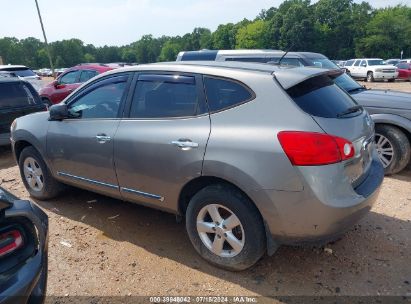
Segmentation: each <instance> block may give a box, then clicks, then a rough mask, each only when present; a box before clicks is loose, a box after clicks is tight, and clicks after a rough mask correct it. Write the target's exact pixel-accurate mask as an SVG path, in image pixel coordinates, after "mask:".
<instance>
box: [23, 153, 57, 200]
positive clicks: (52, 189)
mask: <svg viewBox="0 0 411 304" xmlns="http://www.w3.org/2000/svg"><path fill="white" fill-rule="evenodd" d="M19 168H20V175H21V179H22V180H23V183H24V186H25V187H26V189H27V191H28V192H29V193H30V195H31V196H32V197H34V198H36V199H39V200H47V199H51V198H54V197H55V196H57V195H58V194H59V193H60V192H61V190H62V189H63V185H62V184H61V183H59V182H58V181H56V180H55V179H54V177H53V176H52V175H51V173H50V170H49V169H48V167H47V165H46V163H45V162H44V160H43V159H42V157H41V155H40V153H39V152H38V151H37V150H36V149H35V148H33V147H26V148H24V149H23V151H22V152H21V154H20V157H19Z"/></svg>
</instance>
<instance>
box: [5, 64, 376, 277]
mask: <svg viewBox="0 0 411 304" xmlns="http://www.w3.org/2000/svg"><path fill="white" fill-rule="evenodd" d="M339 73H341V71H328V70H324V69H318V68H305V67H299V68H283V67H278V66H270V65H265V64H250V63H233V62H232V63H227V62H220V63H218V62H196V63H192V62H191V63H190V62H187V63H162V64H152V65H140V66H135V67H128V68H122V69H117V70H114V71H110V72H107V73H105V74H102V75H99V76H98V77H95V78H93V79H92V80H90V81H89V82H87V83H85V84H84V85H82V86H81V87H80V88H78V89H77V90H76V91H75V92H73V93H72V94H71V95H70V96H68V97H67V98H66V99H65V100H64V101H63V102H62V103H61V104H58V105H54V106H52V107H51V108H50V112H49V113H47V112H46V113H38V114H33V115H29V116H26V117H23V118H18V119H17V120H16V121H15V122H14V123H13V125H12V147H13V150H14V154H15V157H16V160H17V162H18V164H19V167H20V172H21V176H22V179H23V182H24V184H25V186H26V188H27V190H28V191H29V193H30V194H31V196H33V197H35V198H37V199H50V198H52V197H54V196H56V195H57V194H58V193H59V192H60V191H61V189H62V185H63V184H68V185H72V186H75V187H79V188H83V189H87V190H91V191H95V192H98V193H101V194H106V195H109V196H111V197H114V198H118V199H122V200H126V201H130V202H135V203H138V204H143V205H146V206H149V207H152V208H157V209H161V210H164V211H167V212H171V213H174V214H177V215H182V216H185V219H186V229H187V233H188V236H189V238H190V240H191V242H192V244H193V246H194V248H195V249H196V251H197V252H198V253H199V254H200V255H201V256H202V257H203V258H204V259H206V260H207V261H208V262H210V263H212V264H214V265H217V266H219V267H223V268H226V269H229V270H242V269H246V268H248V267H250V266H252V265H253V264H254V263H256V262H257V261H258V260H259V259H260V258H261V257H262V256H263V255H264V253H265V252H267V253H268V254H273V253H274V252H275V250H276V249H277V248H278V246H279V245H281V244H301V243H307V242H310V243H311V242H314V243H318V242H325V241H327V240H332V239H335V238H337V237H339V236H340V235H341V234H342V233H344V232H345V231H346V230H348V229H350V228H352V227H353V225H354V224H355V223H356V222H357V221H358V220H359V219H360V218H361V217H363V216H364V215H365V214H366V213H367V212H368V211H369V210H370V208H371V206H372V204H373V203H374V201H375V200H376V198H377V196H378V192H379V189H380V186H381V183H382V180H383V167H382V165H381V163H380V161H379V160H378V156H377V153H376V150H375V147H374V143H373V137H374V129H373V126H374V125H373V122H372V120H371V119H370V117H369V115H368V113H367V112H366V111H364V110H363V108H362V107H361V106H359V105H358V104H356V103H355V101H354V100H353V99H352V98H351V97H350V95H349V94H347V93H346V92H345V91H344V90H342V89H340V88H339V87H338V86H337V85H335V84H334V80H333V79H334V78H335V77H336V76H338V75H339Z"/></svg>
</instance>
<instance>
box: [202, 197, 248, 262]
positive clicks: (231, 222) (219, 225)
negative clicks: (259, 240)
mask: <svg viewBox="0 0 411 304" xmlns="http://www.w3.org/2000/svg"><path fill="white" fill-rule="evenodd" d="M197 233H198V235H199V236H200V239H201V241H202V242H203V244H204V246H206V247H207V249H208V250H210V251H211V252H212V253H214V254H215V255H217V256H219V257H230V258H231V257H234V256H236V255H238V254H239V253H240V252H241V251H242V250H243V248H244V244H245V233H244V228H243V225H242V223H241V221H240V219H239V218H238V217H237V216H236V215H235V213H234V212H233V211H231V210H230V209H228V208H227V207H224V206H222V205H219V204H209V205H206V206H204V207H203V208H202V209H201V210H200V212H199V213H198V216H197Z"/></svg>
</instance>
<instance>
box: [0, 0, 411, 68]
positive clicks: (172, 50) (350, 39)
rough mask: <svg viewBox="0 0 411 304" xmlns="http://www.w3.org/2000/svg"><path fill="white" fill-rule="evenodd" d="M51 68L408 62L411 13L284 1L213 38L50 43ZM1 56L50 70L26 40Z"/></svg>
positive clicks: (199, 32)
mask: <svg viewBox="0 0 411 304" xmlns="http://www.w3.org/2000/svg"><path fill="white" fill-rule="evenodd" d="M49 47H50V52H51V55H52V59H53V63H54V65H55V67H59V68H60V67H70V66H74V65H76V64H78V63H81V62H102V63H106V62H107V63H108V62H130V63H131V62H133V63H134V62H137V63H148V62H156V61H174V60H175V59H176V57H177V54H178V53H179V52H180V51H183V50H184V51H190V50H200V49H235V48H261V49H269V48H272V49H283V50H287V49H289V48H291V50H292V51H311V52H319V53H323V54H325V55H327V56H328V57H330V58H332V59H348V58H353V57H356V56H358V57H362V56H366V57H381V58H398V57H399V56H400V52H401V50H403V51H404V57H407V58H411V7H410V6H405V5H398V6H395V7H387V8H383V9H373V8H372V7H371V5H370V4H369V3H368V2H361V3H359V2H358V1H356V2H355V3H354V0H319V1H317V2H315V3H311V2H310V0H286V1H284V2H283V3H282V4H281V5H280V6H279V7H278V8H276V7H271V8H268V9H263V10H262V11H261V12H260V14H259V15H258V16H256V18H255V19H254V20H253V21H250V20H247V19H243V20H241V21H239V22H237V23H235V24H234V23H227V24H221V25H219V26H218V27H217V29H216V30H215V31H214V32H211V31H210V30H209V29H206V28H201V27H198V28H195V29H194V30H193V31H192V32H191V33H187V34H185V35H183V36H175V37H167V36H162V37H159V38H155V37H153V36H152V35H144V36H143V37H141V39H140V40H138V41H136V42H133V43H131V44H130V45H125V46H119V47H118V46H107V45H105V46H102V47H95V46H94V45H92V44H87V45H85V44H84V43H83V42H82V41H81V40H79V39H68V40H62V41H55V42H52V43H50V45H49ZM0 56H1V57H2V58H3V61H4V62H5V63H6V64H9V63H10V64H24V65H27V66H29V67H31V68H43V67H47V66H48V65H49V61H48V56H47V51H46V48H45V45H44V43H43V42H42V41H40V40H39V39H37V38H33V37H28V38H25V39H21V40H19V39H17V38H14V37H4V38H0Z"/></svg>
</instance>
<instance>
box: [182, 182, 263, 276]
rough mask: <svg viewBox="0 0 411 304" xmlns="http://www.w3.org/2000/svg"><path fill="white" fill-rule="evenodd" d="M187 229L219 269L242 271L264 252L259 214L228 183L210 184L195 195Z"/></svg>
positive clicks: (246, 199)
mask: <svg viewBox="0 0 411 304" xmlns="http://www.w3.org/2000/svg"><path fill="white" fill-rule="evenodd" d="M186 229H187V233H188V236H189V238H190V240H191V243H192V244H193V246H194V248H195V250H196V251H197V252H198V253H199V254H200V255H201V257H203V258H204V259H205V260H206V261H208V262H209V263H211V264H214V265H216V266H219V267H221V268H225V269H228V270H232V271H239V270H244V269H246V268H249V267H251V266H252V265H254V264H255V263H256V262H257V261H258V260H259V259H260V258H261V257H262V256H263V254H264V252H265V248H266V238H265V229H264V224H263V220H262V218H261V215H260V213H259V212H258V210H257V208H256V207H255V206H254V204H253V203H252V202H251V201H250V200H249V199H248V198H247V197H245V196H244V195H243V194H242V193H241V192H240V191H238V190H237V189H235V188H233V187H231V186H226V185H220V184H218V185H211V186H207V187H205V188H203V189H202V190H200V191H199V192H198V193H197V194H195V195H194V197H193V198H192V199H191V201H190V203H189V205H188V208H187V213H186Z"/></svg>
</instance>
